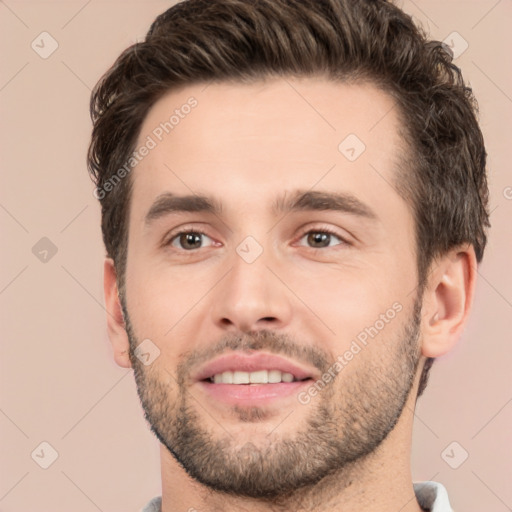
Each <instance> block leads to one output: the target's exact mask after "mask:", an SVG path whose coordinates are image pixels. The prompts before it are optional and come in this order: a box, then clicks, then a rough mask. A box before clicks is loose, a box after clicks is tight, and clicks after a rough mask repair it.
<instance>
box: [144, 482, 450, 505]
mask: <svg viewBox="0 0 512 512" xmlns="http://www.w3.org/2000/svg"><path fill="white" fill-rule="evenodd" d="M413 485H414V492H415V493H416V499H417V500H418V503H419V504H420V506H421V507H422V508H424V509H425V510H428V512H453V510H452V507H451V506H450V501H449V500H448V493H447V492H446V489H445V488H444V487H443V486H442V485H441V484H439V483H437V482H416V483H414V484H413ZM142 512H162V498H161V497H160V496H157V497H156V498H153V499H152V500H151V501H150V502H149V503H148V504H147V505H146V506H145V507H144V508H143V509H142Z"/></svg>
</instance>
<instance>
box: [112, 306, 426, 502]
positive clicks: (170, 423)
mask: <svg viewBox="0 0 512 512" xmlns="http://www.w3.org/2000/svg"><path fill="white" fill-rule="evenodd" d="M122 302H123V301H122ZM123 313H124V316H125V322H126V330H127V333H128V337H129V340H130V359H131V362H132V367H133V370H134V376H135V381H136V384H137V391H138V395H139V398H140V401H141V404H142V407H143V410H144V415H145V418H146V420H147V421H148V423H149V425H150V427H151V430H152V432H153V433H154V434H155V436H156V437H157V438H158V440H159V441H160V442H161V443H162V444H163V445H164V446H165V447H166V448H167V450H168V451H169V452H170V453H171V454H172V455H173V457H174V458H175V459H176V461H177V462H178V463H179V464H180V465H181V466H182V467H183V468H184V470H185V471H186V472H187V473H188V474H189V475H190V476H191V477H192V478H193V479H195V480H197V481H198V482H200V483H201V484H203V485H204V486H206V487H207V488H209V489H211V490H213V491H217V492H221V493H226V494H229V495H233V496H239V497H248V498H257V499H260V500H267V501H274V502H275V501H276V500H277V499H278V498H286V497H290V496H292V495H293V494H294V493H297V492H299V491H300V490H307V489H310V488H312V487H313V486H315V485H316V484H318V483H319V482H320V481H321V480H322V479H326V477H329V476H330V475H338V476H339V477H340V478H338V477H337V478H336V481H337V482H338V485H342V482H343V481H344V479H343V473H344V472H346V471H348V470H349V469H350V470H353V468H354V467H357V466H358V465H362V464H364V460H365V458H366V457H367V456H369V455H370V454H372V453H373V452H374V451H375V450H376V449H377V448H378V447H379V445H380V444H381V443H382V441H383V440H384V439H385V438H386V437H387V435H388V434H389V433H390V432H391V431H392V429H393V428H394V426H395V425H396V423H397V421H398V419H399V418H400V416H401V414H402V411H403V409H404V406H405V403H406V401H407V398H408V396H409V393H410V391H411V389H412V387H413V384H414V379H415V375H416V372H417V367H418V363H419V360H420V348H419V336H420V320H421V302H420V300H419V299H417V300H416V302H415V305H414V310H413V313H412V314H411V316H410V318H409V319H408V321H407V322H406V324H405V326H404V327H402V329H401V330H400V332H399V333H398V336H397V337H396V338H395V339H393V340H388V341H387V342H386V345H387V347H388V351H387V353H386V357H384V358H379V359H378V360H376V359H375V358H373V359H372V358H371V357H369V355H370V352H371V350H372V349H371V347H366V348H364V350H362V351H361V353H360V354H358V355H357V356H356V357H357V358H364V359H361V360H360V362H359V364H358V367H357V372H351V373H350V374H349V375H350V378H349V379H347V378H344V375H345V373H344V372H346V369H343V371H341V372H340V373H339V374H338V375H337V377H338V378H336V379H334V380H333V381H332V382H331V383H330V385H328V386H326V387H325V388H324V389H323V390H322V391H321V392H320V393H319V394H318V395H317V396H316V397H314V399H313V400H312V401H311V403H310V404H309V405H308V407H309V408H310V411H309V414H308V416H307V419H306V420H303V421H302V424H303V426H302V427H301V426H300V424H299V425H298V428H297V430H295V431H294V432H293V433H287V434H281V433H280V432H279V428H280V427H277V428H276V429H275V430H274V431H273V432H272V434H271V435H269V436H267V438H266V439H265V442H264V443H260V444H259V445H256V444H254V443H252V442H246V443H244V444H242V445H240V443H238V442H237V440H236V439H235V437H233V436H232V435H231V434H230V433H229V428H228V427H226V428H225V427H224V426H223V425H222V424H221V423H220V422H215V421H212V418H211V417H210V416H209V415H208V414H207V413H206V412H205V411H204V409H202V408H201V407H200V406H199V405H198V402H197V401H196V400H195V399H194V397H193V396H192V394H191V393H190V391H189V389H188V387H187V385H186V382H187V379H186V377H187V376H188V375H187V373H188V371H189V369H190V367H191V366H193V362H194V361H196V360H197V357H190V358H189V359H187V360H184V361H182V362H181V363H180V364H179V365H178V368H177V371H176V376H173V375H172V374H171V373H169V372H167V371H166V370H165V371H160V373H155V371H153V368H152V367H145V366H144V365H143V364H142V363H141V362H140V361H139V360H138V359H137V357H135V355H134V353H133V352H134V350H135V347H137V346H138V345H139V343H140V340H138V339H137V338H136V336H135V333H134V330H133V326H132V325H131V323H130V320H129V316H128V312H127V310H126V308H125V306H124V305H123ZM379 338H380V335H379V336H378V337H377V338H376V339H374V340H372V341H371V343H381V342H382V340H381V339H379ZM225 349H233V350H244V349H245V350H247V349H255V350H263V349H264V350H267V351H271V352H275V353H278V354H281V355H288V356H296V355H297V354H298V353H299V351H298V349H297V343H294V342H293V341H289V338H286V337H283V336H281V335H280V334H279V333H276V332H274V331H259V332H258V333H254V334H247V335H245V334H244V335H241V336H238V337H233V336H231V337H226V338H224V339H223V340H221V342H220V343H219V344H218V345H217V346H216V348H215V349H214V351H213V352H212V353H215V352H217V353H221V352H222V351H223V350H225ZM305 354H306V356H307V357H306V358H307V359H308V360H309V363H310V364H314V365H315V366H316V367H317V368H318V369H319V370H321V372H322V373H324V372H325V371H326V370H327V369H328V367H329V366H332V364H333V358H332V356H329V355H328V354H326V353H324V352H322V351H321V350H319V349H316V348H311V347H308V348H307V350H306V351H305V352H304V351H303V352H301V355H302V356H304V355H305ZM351 364H352V363H351ZM356 364H357V363H356ZM171 388H174V390H177V398H176V399H174V400H172V399H171V398H170V393H169V390H170V389H171ZM174 396H176V393H174ZM295 407H296V408H297V409H298V408H300V407H304V406H303V405H301V404H300V403H299V402H298V401H297V405H296V406H295ZM233 414H234V415H238V419H239V420H240V421H244V422H249V423H251V424H253V425H254V424H255V423H258V422H262V421H264V420H265V419H266V418H267V417H268V411H267V410H266V409H265V408H256V407H252V408H234V409H233ZM205 419H206V421H205ZM281 420H282V419H281ZM291 421H293V413H291V414H290V416H289V417H288V418H286V420H285V421H284V422H283V425H285V424H286V422H291ZM207 422H210V423H211V424H212V427H210V428H209V429H208V428H206V427H204V425H205V423H207ZM277 423H278V422H277ZM282 431H285V429H282ZM352 473H353V471H352Z"/></svg>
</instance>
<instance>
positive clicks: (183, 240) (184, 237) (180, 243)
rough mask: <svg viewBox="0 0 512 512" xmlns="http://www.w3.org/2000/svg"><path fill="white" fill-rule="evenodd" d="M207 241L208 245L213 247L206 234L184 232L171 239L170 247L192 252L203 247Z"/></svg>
mask: <svg viewBox="0 0 512 512" xmlns="http://www.w3.org/2000/svg"><path fill="white" fill-rule="evenodd" d="M205 241H209V243H208V244H207V245H212V240H211V239H210V237H208V236H206V235H205V234H204V233H201V232H199V231H184V232H182V233H178V234H177V235H176V236H174V237H173V238H171V240H170V241H169V245H171V246H172V247H176V248H178V249H184V250H186V251H191V250H194V249H200V248H201V247H203V243H204V242H205Z"/></svg>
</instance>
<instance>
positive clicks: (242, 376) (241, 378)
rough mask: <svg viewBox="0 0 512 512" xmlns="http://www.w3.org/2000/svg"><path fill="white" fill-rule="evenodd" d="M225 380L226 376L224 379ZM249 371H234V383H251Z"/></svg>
mask: <svg viewBox="0 0 512 512" xmlns="http://www.w3.org/2000/svg"><path fill="white" fill-rule="evenodd" d="M222 380H223V381H224V378H223V379H222ZM249 382H250V380H249V372H233V384H249Z"/></svg>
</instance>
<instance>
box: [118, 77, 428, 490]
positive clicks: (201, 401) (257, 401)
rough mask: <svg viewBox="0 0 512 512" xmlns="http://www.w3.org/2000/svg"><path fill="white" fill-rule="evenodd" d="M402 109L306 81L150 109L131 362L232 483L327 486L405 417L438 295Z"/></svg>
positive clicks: (359, 88)
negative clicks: (416, 203) (431, 289)
mask: <svg viewBox="0 0 512 512" xmlns="http://www.w3.org/2000/svg"><path fill="white" fill-rule="evenodd" d="M190 98H193V100H190ZM187 104H188V105H192V104H193V105H194V106H193V107H190V108H186V107H184V106H185V105H187ZM393 107H394V104H393V102H392V100H391V98H390V97H388V96H387V95H386V94H385V93H383V92H381V91H379V90H377V89H376V88H374V87H373V86H371V85H347V84H335V83H333V82H330V81H327V80H323V79H320V78H318V79H307V80H306V79H303V80H297V79H291V78H290V79H287V80H283V79H276V80H273V81H269V82H265V83H263V82H261V83H257V84H251V85H247V84H245V85H241V84H227V83H225V84H212V85H209V86H208V87H206V88H205V85H204V84H203V85H197V86H189V87H187V88H185V89H182V90H180V91H173V92H171V93H169V94H168V95H167V96H165V97H164V98H162V99H161V100H160V101H159V102H158V103H156V104H155V105H154V106H153V108H152V109H151V111H150V112H149V114H148V116H147V118H146V119H145V120H144V123H143V126H142V130H141V132H140V136H139V139H138V143H137V147H141V146H142V145H144V144H147V145H148V147H149V146H152V147H151V148H150V150H149V151H148V152H147V154H146V156H144V158H143V159H142V160H141V161H140V163H139V164H138V165H137V167H136V168H135V169H134V171H133V174H132V176H131V179H133V192H132V197H131V210H130V219H129V226H130V227H129V243H128V258H127V266H126V287H125V291H124V293H123V296H122V304H123V313H124V317H125V321H126V329H127V333H128V336H129V339H130V345H131V354H130V359H131V362H132V366H133V368H134V373H135V378H136V383H137V388H138V392H139V396H140V398H141V402H142V405H143V407H144V410H145V414H146V418H147V420H148V421H149V423H150V425H151V428H152V430H153V431H154V433H155V434H156V435H157V437H158V438H159V440H160V441H161V442H162V443H163V445H164V446H166V447H167V448H168V450H169V452H170V453H172V454H173V456H174V457H175V458H176V460H177V461H178V462H179V463H180V464H181V465H182V466H183V467H184V468H185V470H186V471H187V472H188V473H189V474H190V475H191V476H192V477H194V478H195V479H197V480H198V481H200V482H201V483H203V484H205V485H207V486H209V487H211V488H213V489H217V490H220V491H224V492H228V493H234V494H238V495H245V496H253V497H256V496H260V497H261V496H267V497H273V496H277V495H280V494H283V493H286V492H288V491H291V490H293V489H297V488H299V487H302V486H306V485H308V484H312V483H316V482H318V481H319V480H320V479H321V478H323V477H324V476H326V475H328V474H331V473H333V472H335V471H340V472H341V471H343V469H344V468H345V467H347V465H348V464H351V463H354V461H356V462H357V461H361V460H364V458H365V457H366V456H367V455H368V454H369V453H371V452H373V451H374V450H375V449H376V448H377V447H378V446H379V445H380V444H381V442H382V441H383V439H385V437H386V436H387V434H388V433H389V432H390V431H391V430H392V429H393V427H394V426H395V424H396V422H397V420H398V419H399V417H400V415H401V413H402V410H403V408H404V404H405V402H406V400H407V397H408V394H409V392H410V390H411V387H412V385H413V382H414V378H415V375H416V371H417V365H418V361H419V357H420V348H419V345H420V339H419V338H420V333H419V325H420V309H421V301H420V295H419V293H418V292H417V290H416V289H415V287H416V284H417V282H418V276H417V270H416V254H415V243H414V240H415V237H414V222H413V218H412V215H411V212H410V210H409V208H408V206H407V204H406V203H405V201H404V200H403V199H402V198H401V197H400V196H399V194H398V193H397V192H396V190H395V187H394V185H393V184H394V183H395V179H396V175H397V169H398V166H399V164H400V155H401V154H403V153H404V152H405V147H404V144H403V143H402V140H401V139H400V137H399V135H398V131H399V121H398V118H397V116H396V112H395V109H394V108H393ZM173 113H174V114H175V116H174V117H175V119H174V120H171V123H172V127H170V126H171V125H162V124H161V123H165V122H166V121H169V119H170V117H171V116H172V115H173ZM162 126H165V127H166V128H167V131H168V133H166V131H165V130H164V129H163V128H162ZM347 137H348V138H347ZM160 139H161V140H160ZM150 140H152V141H153V142H155V144H154V146H153V144H152V143H149V141H150ZM144 340H146V341H144ZM147 340H149V341H147ZM141 343H142V345H141V347H142V348H143V350H142V352H143V353H146V354H149V356H148V355H146V356H143V357H141V360H139V358H138V357H136V353H135V349H136V348H137V347H138V346H139V345H140V344H141ZM137 353H138V352H137ZM144 357H145V358H146V360H144ZM143 361H144V362H143ZM144 363H149V364H144Z"/></svg>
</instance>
